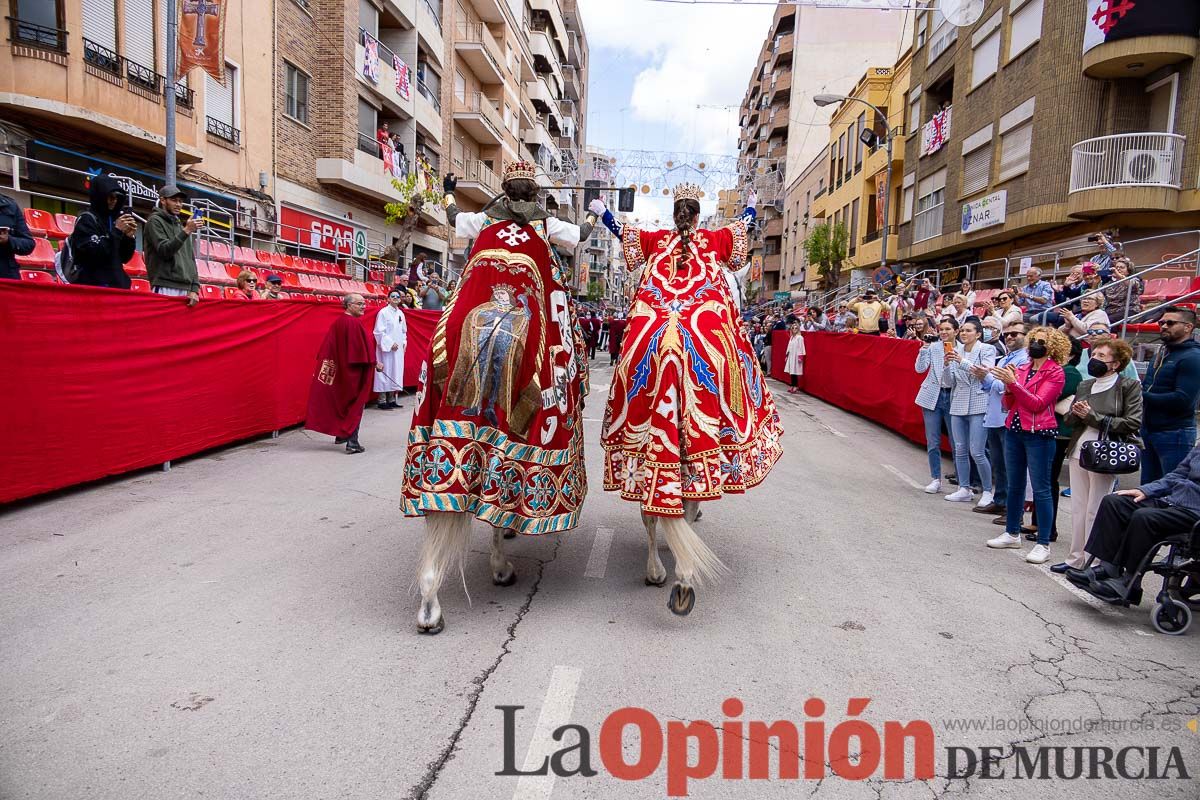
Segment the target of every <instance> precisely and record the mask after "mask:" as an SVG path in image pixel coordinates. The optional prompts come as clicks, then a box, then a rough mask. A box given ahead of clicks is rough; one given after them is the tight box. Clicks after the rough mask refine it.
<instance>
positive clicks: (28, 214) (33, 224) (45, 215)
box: [25, 208, 67, 239]
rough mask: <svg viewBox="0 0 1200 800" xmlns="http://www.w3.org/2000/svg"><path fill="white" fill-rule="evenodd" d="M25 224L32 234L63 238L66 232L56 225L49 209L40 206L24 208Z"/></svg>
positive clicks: (65, 236)
mask: <svg viewBox="0 0 1200 800" xmlns="http://www.w3.org/2000/svg"><path fill="white" fill-rule="evenodd" d="M25 224H26V225H28V226H29V232H30V233H32V234H33V235H34V236H49V237H50V238H51V239H65V238H67V234H65V233H63V232H62V230H61V229H60V228H59V227H58V222H57V221H56V220H55V219H54V215H53V214H51V213H50V212H49V211H42V210H41V209H40V208H27V209H25Z"/></svg>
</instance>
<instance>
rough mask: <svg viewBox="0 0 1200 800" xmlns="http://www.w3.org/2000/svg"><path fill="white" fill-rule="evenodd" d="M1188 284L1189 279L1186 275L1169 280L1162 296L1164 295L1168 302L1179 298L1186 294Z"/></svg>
mask: <svg viewBox="0 0 1200 800" xmlns="http://www.w3.org/2000/svg"><path fill="white" fill-rule="evenodd" d="M1189 283H1191V278H1189V277H1188V276H1186V275H1180V276H1179V277H1178V278H1169V279H1168V280H1167V286H1166V289H1165V291H1164V294H1166V296H1167V299H1168V300H1174V299H1175V298H1176V297H1181V296H1183V295H1185V294H1187V292H1188V284H1189Z"/></svg>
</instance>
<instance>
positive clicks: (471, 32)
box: [454, 21, 504, 75]
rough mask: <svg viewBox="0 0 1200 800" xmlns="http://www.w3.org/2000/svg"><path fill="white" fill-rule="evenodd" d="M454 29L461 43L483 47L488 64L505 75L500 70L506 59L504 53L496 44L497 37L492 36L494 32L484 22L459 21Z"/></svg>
mask: <svg viewBox="0 0 1200 800" xmlns="http://www.w3.org/2000/svg"><path fill="white" fill-rule="evenodd" d="M454 27H455V33H456V35H457V37H458V40H459V41H461V42H472V43H474V44H481V45H483V54H484V55H485V56H486V57H487V60H488V63H489V64H491V65H492V68H493V69H495V70H496V72H497V73H499V74H501V75H503V74H504V70H502V69H500V62H501V61H502V60H503V59H504V55H503V52H502V51H501V49H500V45H499V44H498V43H497V42H496V37H495V36H492V32H491V31H490V30H488V27H487V26H486V25H484V24H483V23H482V22H465V21H459V22H457V23H456V24H455V26H454Z"/></svg>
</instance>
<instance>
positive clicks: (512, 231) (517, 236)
mask: <svg viewBox="0 0 1200 800" xmlns="http://www.w3.org/2000/svg"><path fill="white" fill-rule="evenodd" d="M496 237H497V238H499V239H503V240H504V243H505V244H506V245H508V246H509V247H516V246H517V245H519V244H521V243H522V242H528V241H529V234H528V233H526V232H525V231H523V230H521V226H520V225H518V224H517V223H515V222H510V223H509V225H508V227H507V228H505V229H504V230H502V231H500V232H499V233H497V234H496Z"/></svg>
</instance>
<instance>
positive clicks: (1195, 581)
mask: <svg viewBox="0 0 1200 800" xmlns="http://www.w3.org/2000/svg"><path fill="white" fill-rule="evenodd" d="M1164 547H1165V548H1166V554H1165V555H1163V556H1162V557H1161V558H1160V557H1159V553H1160V552H1161V551H1162V549H1163V548H1164ZM1088 563H1089V564H1090V563H1091V560H1090V559H1089V561H1088ZM1151 573H1153V574H1155V575H1159V576H1161V577H1162V579H1163V583H1162V588H1161V589H1160V590H1159V592H1158V595H1157V597H1155V600H1154V608H1152V609H1151V610H1150V623H1151V624H1152V625H1154V629H1155V630H1156V631H1158V632H1159V633H1164V634H1167V635H1168V636H1180V635H1182V634H1184V633H1187V630H1188V628H1190V627H1191V625H1192V616H1193V612H1200V522H1197V523H1196V524H1195V525H1193V526H1192V529H1191V531H1189V532H1188V533H1179V534H1175V535H1174V536H1170V537H1168V538H1166V539H1163V540H1162V541H1161V542H1158V543H1156V544H1155V545H1154V546H1153V547H1151V548H1150V550H1149V551H1148V552H1147V553H1146V555H1145V556H1143V557H1142V560H1141V563H1139V564H1138V568H1137V570H1136V571H1135V573H1134V579H1133V580H1132V581H1130V582H1129V587H1130V588H1129V590H1128V591H1126V593H1125V595H1124V596H1122V597H1121V598H1119V599H1117V600H1114V601H1111V602H1112V604H1113V605H1117V606H1125V607H1129V606H1130V605H1137V603H1138V602H1139V600H1140V599H1141V594H1142V589H1141V586H1142V580H1143V579H1144V578H1145V577H1146V575H1148V574H1151Z"/></svg>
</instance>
